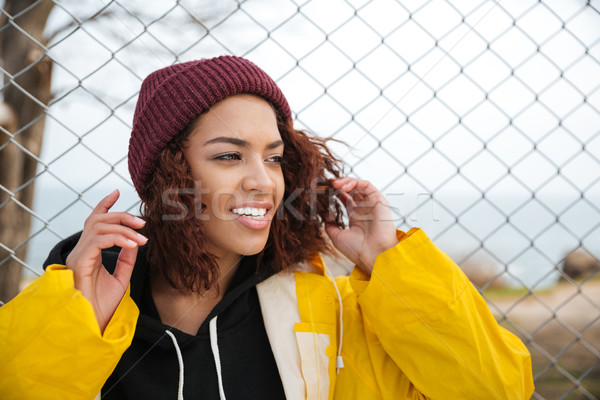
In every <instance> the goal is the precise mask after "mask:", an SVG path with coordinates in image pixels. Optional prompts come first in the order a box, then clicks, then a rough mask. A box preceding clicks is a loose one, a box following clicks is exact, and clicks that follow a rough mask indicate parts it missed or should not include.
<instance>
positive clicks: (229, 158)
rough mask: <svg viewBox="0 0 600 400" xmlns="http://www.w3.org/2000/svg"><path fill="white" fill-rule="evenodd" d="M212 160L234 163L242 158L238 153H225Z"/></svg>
mask: <svg viewBox="0 0 600 400" xmlns="http://www.w3.org/2000/svg"><path fill="white" fill-rule="evenodd" d="M214 159H215V160H219V161H234V160H241V159H242V156H241V155H240V154H239V153H225V154H219V155H218V156H215V157H214Z"/></svg>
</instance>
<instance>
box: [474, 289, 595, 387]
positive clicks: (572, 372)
mask: <svg viewBox="0 0 600 400" xmlns="http://www.w3.org/2000/svg"><path fill="white" fill-rule="evenodd" d="M580 285H581V286H580V287H578V286H577V285H574V284H572V283H569V282H561V283H559V284H558V285H556V286H555V287H554V288H551V289H548V290H545V291H542V292H534V293H527V292H518V293H517V292H511V291H495V292H494V291H492V292H490V293H486V300H487V301H488V305H489V307H490V309H491V310H492V312H493V313H494V315H495V316H496V318H497V319H498V320H499V321H502V325H503V326H505V327H507V328H508V329H510V330H511V331H513V332H514V333H516V334H517V335H518V336H519V337H521V339H522V340H523V342H525V344H526V345H527V347H528V348H529V350H530V352H531V355H532V362H533V373H534V376H535V377H536V394H535V395H534V396H533V398H534V399H542V398H543V399H559V398H560V399H597V398H600V279H594V280H590V281H586V282H580Z"/></svg>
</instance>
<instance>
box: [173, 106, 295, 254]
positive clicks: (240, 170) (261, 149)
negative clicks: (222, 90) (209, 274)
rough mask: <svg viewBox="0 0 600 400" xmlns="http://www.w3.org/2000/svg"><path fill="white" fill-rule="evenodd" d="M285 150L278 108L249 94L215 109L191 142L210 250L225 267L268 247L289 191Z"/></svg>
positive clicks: (186, 151)
mask: <svg viewBox="0 0 600 400" xmlns="http://www.w3.org/2000/svg"><path fill="white" fill-rule="evenodd" d="M283 147H284V145H283V141H282V140H281V135H280V134H279V129H278V127H277V119H276V116H275V112H274V111H273V108H272V107H271V106H270V105H269V103H267V102H266V101H265V100H263V99H262V98H260V97H256V96H253V95H248V94H240V95H235V96H231V97H228V98H227V99H225V100H223V101H221V102H219V103H217V104H216V105H214V106H213V107H211V109H210V110H209V111H208V112H207V113H205V114H203V115H202V116H201V117H200V118H199V119H198V121H197V122H196V124H195V126H194V128H193V130H192V132H191V134H190V136H189V137H188V139H187V141H186V142H185V146H184V148H183V154H184V156H185V159H186V160H187V162H188V164H189V165H190V169H191V172H192V176H193V177H194V179H195V180H196V195H197V196H198V197H199V198H200V199H201V202H202V205H203V210H202V214H201V215H200V218H201V219H202V221H203V225H204V227H205V231H206V235H207V241H208V248H209V251H210V252H211V253H212V254H214V255H215V256H217V257H218V258H219V261H220V263H221V265H225V264H227V265H233V263H235V262H236V261H237V259H238V258H239V256H240V255H251V254H256V253H259V252H260V251H262V249H263V248H264V246H265V244H266V243H267V239H268V236H269V229H270V226H271V220H272V219H273V217H274V216H275V213H276V210H277V207H278V206H279V203H280V202H281V199H282V197H283V193H284V181H283V172H282V170H281V159H282V156H283Z"/></svg>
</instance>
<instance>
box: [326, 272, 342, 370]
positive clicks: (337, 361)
mask: <svg viewBox="0 0 600 400" xmlns="http://www.w3.org/2000/svg"><path fill="white" fill-rule="evenodd" d="M325 272H326V273H327V275H328V276H329V278H330V279H331V282H333V287H334V288H335V292H336V293H337V297H338V300H339V302H340V343H339V344H338V351H337V357H336V359H335V368H336V373H338V374H339V373H340V368H344V358H343V357H342V342H343V339H344V318H343V314H344V306H343V305H342V295H341V294H340V290H339V289H338V287H337V283H335V278H334V277H333V275H332V274H331V272H330V271H329V270H328V269H325Z"/></svg>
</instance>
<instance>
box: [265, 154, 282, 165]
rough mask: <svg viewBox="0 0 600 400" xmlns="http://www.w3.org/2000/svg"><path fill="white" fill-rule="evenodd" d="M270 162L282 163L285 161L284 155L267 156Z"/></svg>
mask: <svg viewBox="0 0 600 400" xmlns="http://www.w3.org/2000/svg"><path fill="white" fill-rule="evenodd" d="M267 161H268V162H272V163H276V164H281V163H282V162H283V156H273V157H269V158H267Z"/></svg>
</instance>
